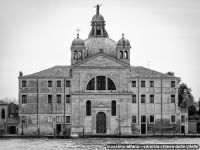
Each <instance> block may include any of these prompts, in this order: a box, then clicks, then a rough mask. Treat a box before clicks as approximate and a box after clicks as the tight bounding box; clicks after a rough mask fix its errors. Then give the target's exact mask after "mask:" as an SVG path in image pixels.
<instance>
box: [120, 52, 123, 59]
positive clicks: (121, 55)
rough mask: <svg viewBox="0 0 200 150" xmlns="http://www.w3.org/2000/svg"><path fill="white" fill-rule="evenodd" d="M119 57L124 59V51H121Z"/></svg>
mask: <svg viewBox="0 0 200 150" xmlns="http://www.w3.org/2000/svg"><path fill="white" fill-rule="evenodd" d="M119 58H120V59H123V52H122V51H120V52H119Z"/></svg>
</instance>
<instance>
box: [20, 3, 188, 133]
mask: <svg viewBox="0 0 200 150" xmlns="http://www.w3.org/2000/svg"><path fill="white" fill-rule="evenodd" d="M99 7H100V6H99V5H97V6H96V14H95V15H94V16H93V17H92V21H91V31H90V33H89V36H88V38H87V39H86V40H82V39H81V38H80V37H79V35H78V34H77V38H75V39H74V40H73V42H72V45H71V65H70V66H54V67H52V68H48V69H46V70H42V71H39V72H36V73H33V74H30V75H23V74H22V72H21V73H20V75H19V78H18V79H19V115H20V118H21V121H20V124H19V127H18V130H19V134H26V135H32V134H33V135H34V134H41V135H64V134H68V133H70V134H79V135H81V134H85V135H86V134H88V135H95V134H97V135H98V134H113V135H114V134H121V135H134V134H136V135H137V134H163V133H164V134H173V133H187V128H188V126H187V120H188V119H187V118H188V116H187V112H183V111H181V110H180V108H179V107H178V82H179V78H178V77H174V76H171V75H167V74H163V73H160V72H157V71H154V70H151V69H147V68H144V67H141V66H131V65H130V53H131V45H130V42H129V40H127V39H126V38H125V37H124V35H122V38H121V39H119V41H118V42H115V41H114V40H112V39H110V38H109V36H108V33H107V31H106V29H105V20H104V17H103V16H102V15H101V14H100V13H99Z"/></svg>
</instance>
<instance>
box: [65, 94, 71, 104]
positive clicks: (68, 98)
mask: <svg viewBox="0 0 200 150" xmlns="http://www.w3.org/2000/svg"><path fill="white" fill-rule="evenodd" d="M70 99H71V97H70V95H66V103H70Z"/></svg>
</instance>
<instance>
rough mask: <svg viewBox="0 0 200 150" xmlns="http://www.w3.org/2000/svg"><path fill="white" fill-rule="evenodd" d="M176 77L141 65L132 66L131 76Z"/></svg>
mask: <svg viewBox="0 0 200 150" xmlns="http://www.w3.org/2000/svg"><path fill="white" fill-rule="evenodd" d="M161 76H162V77H174V76H171V75H167V74H164V73H161V72H158V71H155V70H151V69H148V68H145V67H141V66H134V67H131V77H161Z"/></svg>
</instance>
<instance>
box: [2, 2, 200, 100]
mask: <svg viewBox="0 0 200 150" xmlns="http://www.w3.org/2000/svg"><path fill="white" fill-rule="evenodd" d="M96 4H101V7H100V14H102V15H103V16H104V19H105V21H106V30H107V32H108V34H109V38H111V39H113V40H115V41H116V42H117V41H118V40H119V39H120V38H121V37H122V33H124V35H125V38H127V39H128V40H129V41H130V44H131V47H132V48H131V50H130V53H131V65H132V66H144V67H148V66H149V68H150V69H153V70H156V71H159V72H163V73H166V72H168V71H173V72H174V73H175V75H176V76H178V77H181V80H182V82H184V83H186V84H187V85H188V87H190V88H191V89H192V94H193V95H194V98H195V100H196V101H197V100H198V99H199V97H200V67H199V65H200V59H199V57H200V50H199V48H200V1H199V0H0V99H2V98H5V97H12V98H17V99H18V75H19V71H23V74H24V75H27V74H31V73H35V72H37V71H41V70H44V69H47V68H50V67H53V66H55V65H70V56H71V53H70V46H71V42H72V41H73V39H74V38H76V34H77V31H76V29H77V28H80V30H81V31H80V38H82V39H87V38H88V35H89V32H90V29H91V19H92V16H93V15H95V13H96V10H95V8H94V6H95V5H96Z"/></svg>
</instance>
